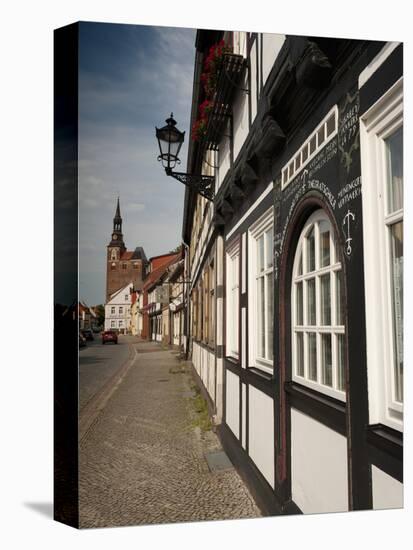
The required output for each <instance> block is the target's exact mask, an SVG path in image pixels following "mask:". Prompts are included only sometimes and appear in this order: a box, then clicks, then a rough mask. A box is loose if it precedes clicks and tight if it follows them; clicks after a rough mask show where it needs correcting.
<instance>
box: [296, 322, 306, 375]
mask: <svg viewBox="0 0 413 550" xmlns="http://www.w3.org/2000/svg"><path fill="white" fill-rule="evenodd" d="M295 337H296V342H297V347H296V374H297V376H304V334H303V333H302V332H297V333H296V335H295Z"/></svg>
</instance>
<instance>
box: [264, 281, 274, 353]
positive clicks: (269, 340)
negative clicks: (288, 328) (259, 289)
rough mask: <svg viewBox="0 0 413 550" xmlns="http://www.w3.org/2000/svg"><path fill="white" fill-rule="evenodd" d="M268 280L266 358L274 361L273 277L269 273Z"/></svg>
mask: <svg viewBox="0 0 413 550" xmlns="http://www.w3.org/2000/svg"><path fill="white" fill-rule="evenodd" d="M266 279H267V355H266V358H267V359H269V360H270V361H272V358H273V311H274V308H273V298H274V294H273V275H272V273H269V274H268V275H267V276H266Z"/></svg>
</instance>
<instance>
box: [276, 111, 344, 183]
mask: <svg viewBox="0 0 413 550" xmlns="http://www.w3.org/2000/svg"><path fill="white" fill-rule="evenodd" d="M332 115H334V130H333V131H332V132H331V134H330V135H329V136H328V137H325V136H326V133H327V124H326V123H327V121H328V120H329V119H330V117H331V116H332ZM321 127H324V140H323V141H322V142H321V143H320V144H319V143H318V132H319V131H320V129H321ZM337 132H338V107H337V105H334V107H333V108H332V109H330V111H329V112H328V113H327V114H326V116H325V117H324V118H323V120H322V121H321V122H320V123H319V124H318V125H317V126H316V128H315V129H314V130H313V131H312V132H311V134H310V135H309V136H308V137H307V138H306V140H305V141H304V142H303V143H302V144H301V145H300V147H299V148H298V149H297V150H296V151H295V153H294V154H293V155H292V156H291V157H290V158H289V159H288V162H286V163H285V164H284V166H283V167H282V170H281V190H282V191H283V190H284V189H285V188H286V187H287V186H288V184H289V183H291V181H292V180H293V179H294V178H295V177H296V176H297V175H298V174H299V173H300V172H301V170H302V169H303V168H304V167H305V166H307V164H308V163H309V162H310V161H311V160H312V159H313V158H314V157H315V156H316V155H317V153H319V152H320V151H321V149H324V147H325V146H326V145H327V143H329V142H330V141H331V140H332V139H333V138H334V137H335V136H336V135H337ZM313 138H315V139H316V145H315V149H314V151H313V152H312V153H310V152H309V143H310V141H312V139H313ZM307 146H308V147H307ZM305 148H307V149H308V156H307V158H306V159H305V160H304V161H303V159H302V155H303V150H304V149H305ZM298 157H299V160H300V164H299V165H298V166H297V163H296V159H297V158H298ZM290 164H291V165H292V166H293V169H292V171H290V169H289V168H290ZM290 172H291V173H290Z"/></svg>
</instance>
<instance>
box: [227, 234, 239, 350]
mask: <svg viewBox="0 0 413 550" xmlns="http://www.w3.org/2000/svg"><path fill="white" fill-rule="evenodd" d="M226 256H227V262H226V267H227V270H226V279H227V285H226V287H227V293H226V296H227V299H226V355H227V356H229V357H233V358H235V359H237V360H238V358H239V345H240V342H239V309H240V308H239V305H240V299H239V298H240V243H239V239H238V238H236V239H235V240H234V241H233V242H232V243H231V244H230V245H229V246H228V247H227V250H226Z"/></svg>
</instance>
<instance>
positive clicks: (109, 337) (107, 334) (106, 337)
mask: <svg viewBox="0 0 413 550" xmlns="http://www.w3.org/2000/svg"><path fill="white" fill-rule="evenodd" d="M106 342H113V343H114V344H117V343H118V335H117V334H116V332H115V331H114V330H105V331H104V332H102V344H106Z"/></svg>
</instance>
